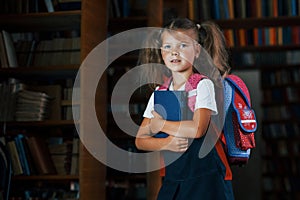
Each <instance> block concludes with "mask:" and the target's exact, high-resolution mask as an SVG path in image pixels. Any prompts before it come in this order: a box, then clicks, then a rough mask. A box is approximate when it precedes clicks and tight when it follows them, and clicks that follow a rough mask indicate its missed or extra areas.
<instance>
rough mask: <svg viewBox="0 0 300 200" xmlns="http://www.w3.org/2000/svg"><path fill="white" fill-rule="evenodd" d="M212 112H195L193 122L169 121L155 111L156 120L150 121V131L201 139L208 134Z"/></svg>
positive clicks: (203, 110)
mask: <svg viewBox="0 0 300 200" xmlns="http://www.w3.org/2000/svg"><path fill="white" fill-rule="evenodd" d="M211 112H212V111H211V110H209V109H206V108H199V109H196V110H195V112H194V116H193V119H192V120H186V121H167V120H164V119H163V118H162V117H161V116H160V115H159V114H158V113H157V112H155V111H153V115H154V118H153V119H151V121H150V129H151V131H152V132H153V133H158V132H159V131H162V132H165V133H168V134H169V135H172V136H176V137H183V138H200V137H202V136H203V135H204V134H205V133H206V130H207V128H208V125H209V122H210V116H211Z"/></svg>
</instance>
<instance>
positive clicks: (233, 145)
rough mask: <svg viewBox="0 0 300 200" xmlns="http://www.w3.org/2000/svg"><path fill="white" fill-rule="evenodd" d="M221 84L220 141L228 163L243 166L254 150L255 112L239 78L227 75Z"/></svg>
mask: <svg viewBox="0 0 300 200" xmlns="http://www.w3.org/2000/svg"><path fill="white" fill-rule="evenodd" d="M223 84H224V104H225V105H224V108H225V121H224V127H223V134H222V137H221V140H222V142H223V143H224V147H225V151H226V153H227V158H228V162H229V163H230V164H232V165H244V164H247V162H248V160H249V158H250V154H251V149H253V148H255V137H254V132H255V131H256V129H257V121H256V117H255V112H254V110H253V109H252V107H251V99H250V93H249V90H248V88H247V86H246V84H245V83H244V82H243V80H242V79H241V78H239V77H238V76H236V75H228V76H227V77H226V78H225V79H224V82H223Z"/></svg>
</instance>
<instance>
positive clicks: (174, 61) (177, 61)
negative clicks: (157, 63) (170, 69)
mask: <svg viewBox="0 0 300 200" xmlns="http://www.w3.org/2000/svg"><path fill="white" fill-rule="evenodd" d="M179 62H181V60H179V59H173V60H171V63H179Z"/></svg>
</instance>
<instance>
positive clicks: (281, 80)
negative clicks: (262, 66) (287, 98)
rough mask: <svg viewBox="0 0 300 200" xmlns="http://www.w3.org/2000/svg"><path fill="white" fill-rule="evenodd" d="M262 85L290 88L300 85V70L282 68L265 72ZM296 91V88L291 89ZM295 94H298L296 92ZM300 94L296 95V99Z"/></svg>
mask: <svg viewBox="0 0 300 200" xmlns="http://www.w3.org/2000/svg"><path fill="white" fill-rule="evenodd" d="M261 82H262V85H263V86H264V87H265V88H266V87H273V86H279V87H280V86H284V85H286V86H288V85H296V84H299V83H300V68H299V67H293V68H288V69H287V68H281V69H274V70H272V71H271V70H264V71H263V73H262V77H261ZM291 89H292V90H295V88H291ZM295 93H297V92H296V91H295ZM298 95H299V94H296V95H295V97H296V98H298Z"/></svg>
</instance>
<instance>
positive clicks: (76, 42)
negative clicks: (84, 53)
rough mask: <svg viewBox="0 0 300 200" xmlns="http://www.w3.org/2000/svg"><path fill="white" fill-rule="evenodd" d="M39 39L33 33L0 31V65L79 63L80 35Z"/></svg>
mask: <svg viewBox="0 0 300 200" xmlns="http://www.w3.org/2000/svg"><path fill="white" fill-rule="evenodd" d="M72 34H73V35H74V34H76V33H71V37H69V38H67V37H54V38H51V39H39V38H38V36H34V33H26V34H19V33H9V32H7V31H5V30H2V31H1V33H0V60H1V67H2V68H8V67H29V66H36V67H39V66H45V65H46V66H53V65H79V64H80V37H78V36H74V37H72Z"/></svg>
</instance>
